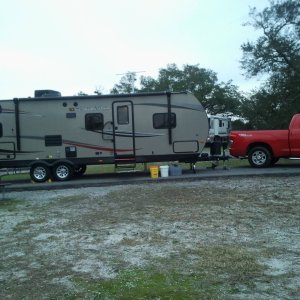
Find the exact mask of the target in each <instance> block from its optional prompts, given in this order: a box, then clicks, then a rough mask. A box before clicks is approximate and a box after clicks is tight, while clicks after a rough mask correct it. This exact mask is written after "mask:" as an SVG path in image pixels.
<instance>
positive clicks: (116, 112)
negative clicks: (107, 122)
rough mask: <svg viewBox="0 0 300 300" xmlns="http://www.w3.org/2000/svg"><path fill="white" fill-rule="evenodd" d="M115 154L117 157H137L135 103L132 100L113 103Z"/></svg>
mask: <svg viewBox="0 0 300 300" xmlns="http://www.w3.org/2000/svg"><path fill="white" fill-rule="evenodd" d="M113 124H114V128H113V129H114V155H115V158H116V159H122V158H123V159H124V160H126V159H130V158H135V133H134V115H133V104H132V102H131V101H117V102H114V103H113Z"/></svg>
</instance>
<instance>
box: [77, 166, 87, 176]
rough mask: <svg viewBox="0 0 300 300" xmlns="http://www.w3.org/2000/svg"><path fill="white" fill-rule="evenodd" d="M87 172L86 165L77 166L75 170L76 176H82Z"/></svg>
mask: <svg viewBox="0 0 300 300" xmlns="http://www.w3.org/2000/svg"><path fill="white" fill-rule="evenodd" d="M85 171H86V165H80V166H76V167H75V168H74V175H75V176H82V175H83V174H84V173H85Z"/></svg>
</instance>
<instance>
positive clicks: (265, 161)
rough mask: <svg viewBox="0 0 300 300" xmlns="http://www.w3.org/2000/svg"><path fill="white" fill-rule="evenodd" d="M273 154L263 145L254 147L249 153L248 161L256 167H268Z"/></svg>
mask: <svg viewBox="0 0 300 300" xmlns="http://www.w3.org/2000/svg"><path fill="white" fill-rule="evenodd" d="M271 160H272V156H271V153H270V151H269V150H268V149H267V148H266V147H263V146H259V147H254V148H252V149H250V151H249V153H248V161H249V163H250V165H251V166H252V167H254V168H266V167H269V166H270V164H271Z"/></svg>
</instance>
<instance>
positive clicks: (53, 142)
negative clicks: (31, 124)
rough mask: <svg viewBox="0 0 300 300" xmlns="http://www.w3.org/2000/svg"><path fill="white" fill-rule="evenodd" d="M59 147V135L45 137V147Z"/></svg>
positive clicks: (60, 142)
mask: <svg viewBox="0 0 300 300" xmlns="http://www.w3.org/2000/svg"><path fill="white" fill-rule="evenodd" d="M61 145H62V137H61V135H45V146H46V147H53V146H61Z"/></svg>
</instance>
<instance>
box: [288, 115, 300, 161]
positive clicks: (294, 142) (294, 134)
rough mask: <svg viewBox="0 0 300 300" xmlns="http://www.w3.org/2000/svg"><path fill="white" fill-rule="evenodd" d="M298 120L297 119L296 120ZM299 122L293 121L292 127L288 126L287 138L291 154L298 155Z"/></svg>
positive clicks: (299, 145) (299, 154) (299, 150)
mask: <svg viewBox="0 0 300 300" xmlns="http://www.w3.org/2000/svg"><path fill="white" fill-rule="evenodd" d="M297 121H298V120H297ZM299 123H300V122H299V121H298V122H295V123H294V127H293V128H290V131H289V140H290V149H291V156H294V157H300V124H299Z"/></svg>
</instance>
